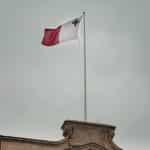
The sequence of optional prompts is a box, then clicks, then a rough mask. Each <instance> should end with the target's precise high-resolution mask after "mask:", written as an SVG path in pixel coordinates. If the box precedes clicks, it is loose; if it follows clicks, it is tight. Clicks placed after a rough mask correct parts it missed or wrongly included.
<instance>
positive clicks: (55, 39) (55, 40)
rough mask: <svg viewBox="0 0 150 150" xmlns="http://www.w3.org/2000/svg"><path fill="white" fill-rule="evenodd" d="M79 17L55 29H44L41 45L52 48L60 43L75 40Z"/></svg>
mask: <svg viewBox="0 0 150 150" xmlns="http://www.w3.org/2000/svg"><path fill="white" fill-rule="evenodd" d="M81 18H82V16H81V17H79V18H75V19H73V20H71V21H68V22H66V23H64V24H62V25H60V26H58V27H57V28H46V29H45V30H44V36H43V39H42V44H43V45H45V46H53V45H56V44H59V43H61V42H65V41H69V40H75V39H77V38H78V29H79V24H80V21H81Z"/></svg>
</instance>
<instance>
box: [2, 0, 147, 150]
mask: <svg viewBox="0 0 150 150" xmlns="http://www.w3.org/2000/svg"><path fill="white" fill-rule="evenodd" d="M149 6H150V2H149V0H108V1H106V0H82V1H81V0H55V1H53V0H13V1H10V0H0V26H1V27H0V120H1V121H0V134H3V135H11V136H21V137H32V138H40V139H49V140H55V139H61V138H62V135H61V134H62V132H61V130H60V126H61V124H62V123H63V121H64V120H66V119H73V120H83V47H82V37H83V36H82V35H83V34H82V33H83V30H82V29H83V28H82V27H83V26H82V24H81V26H80V38H79V40H77V41H71V42H67V43H63V44H61V45H58V46H55V47H48V48H47V47H44V46H42V45H41V39H42V36H43V29H44V28H45V27H55V26H57V25H60V24H61V23H64V22H65V21H68V20H70V19H72V18H74V17H78V16H80V15H81V14H82V11H86V14H87V15H86V32H87V101H88V102H87V104H88V121H92V122H98V123H107V124H112V125H116V126H117V130H116V136H115V141H116V143H117V144H118V145H119V146H121V147H122V148H124V149H128V150H141V149H144V150H149V149H150V144H149V140H150V130H149V126H150V110H149V108H150V67H149V64H150V59H149V57H150V51H149V49H150V29H149V27H150V19H149V14H150V10H149Z"/></svg>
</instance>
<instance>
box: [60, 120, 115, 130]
mask: <svg viewBox="0 0 150 150" xmlns="http://www.w3.org/2000/svg"><path fill="white" fill-rule="evenodd" d="M67 123H75V124H81V125H90V126H94V127H106V128H111V129H113V130H115V129H116V126H112V125H108V124H101V123H91V122H87V121H76V120H65V121H64V123H63V125H62V126H61V129H64V125H65V124H67Z"/></svg>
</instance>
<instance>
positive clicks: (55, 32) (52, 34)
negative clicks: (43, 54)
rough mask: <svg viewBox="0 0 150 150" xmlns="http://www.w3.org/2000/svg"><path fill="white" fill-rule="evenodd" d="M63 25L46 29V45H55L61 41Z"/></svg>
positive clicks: (43, 42)
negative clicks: (60, 35)
mask: <svg viewBox="0 0 150 150" xmlns="http://www.w3.org/2000/svg"><path fill="white" fill-rule="evenodd" d="M60 29H61V26H59V27H58V28H56V29H45V30H44V36H43V39H42V44H43V45H45V46H53V45H56V44H58V43H59V32H60Z"/></svg>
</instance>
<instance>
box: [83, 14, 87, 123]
mask: <svg viewBox="0 0 150 150" xmlns="http://www.w3.org/2000/svg"><path fill="white" fill-rule="evenodd" d="M83 51H84V56H83V57H84V58H83V60H84V121H87V82H86V79H87V72H86V32H85V12H83Z"/></svg>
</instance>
